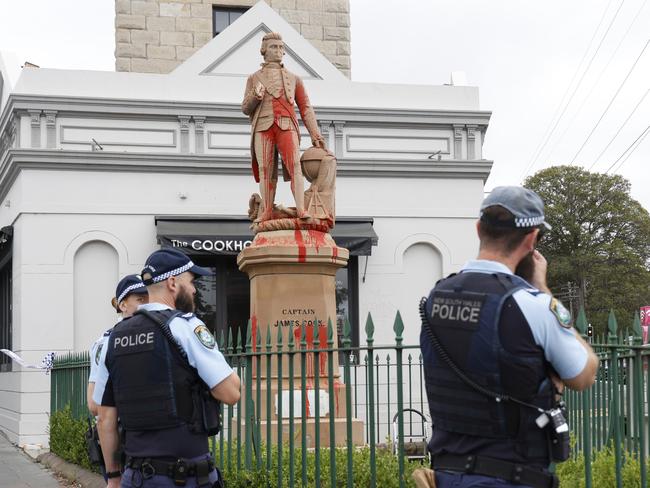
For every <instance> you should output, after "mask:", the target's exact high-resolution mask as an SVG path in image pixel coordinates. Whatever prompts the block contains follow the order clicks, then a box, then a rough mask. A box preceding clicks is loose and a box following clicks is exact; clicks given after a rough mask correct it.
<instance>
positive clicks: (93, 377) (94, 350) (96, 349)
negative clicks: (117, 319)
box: [88, 327, 113, 383]
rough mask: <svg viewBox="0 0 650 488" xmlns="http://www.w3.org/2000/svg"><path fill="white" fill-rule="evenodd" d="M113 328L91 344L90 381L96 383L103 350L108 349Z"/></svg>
mask: <svg viewBox="0 0 650 488" xmlns="http://www.w3.org/2000/svg"><path fill="white" fill-rule="evenodd" d="M112 330H113V328H112V327H111V328H110V329H108V330H107V331H106V332H104V333H103V334H102V336H101V337H100V338H99V339H97V340H96V341H95V342H93V345H92V346H90V374H89V375H88V383H95V382H96V381H97V374H98V367H99V361H100V359H101V356H102V351H104V349H106V343H107V342H108V337H109V336H110V335H111V331H112Z"/></svg>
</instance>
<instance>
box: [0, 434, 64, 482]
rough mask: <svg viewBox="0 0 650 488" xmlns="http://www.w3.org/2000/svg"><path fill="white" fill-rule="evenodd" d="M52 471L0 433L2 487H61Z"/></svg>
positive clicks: (0, 478)
mask: <svg viewBox="0 0 650 488" xmlns="http://www.w3.org/2000/svg"><path fill="white" fill-rule="evenodd" d="M60 486H61V485H60V484H59V482H58V481H57V480H56V478H55V477H54V475H53V474H52V472H51V471H49V470H48V469H46V468H45V467H43V465H42V464H39V463H37V462H35V461H33V460H32V459H31V458H30V457H29V456H28V455H27V454H25V453H24V452H22V451H21V450H20V449H19V448H17V447H16V446H14V445H13V444H12V443H11V442H9V441H8V440H7V438H6V437H5V436H4V435H2V434H0V488H60Z"/></svg>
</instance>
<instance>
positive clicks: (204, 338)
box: [194, 325, 216, 349]
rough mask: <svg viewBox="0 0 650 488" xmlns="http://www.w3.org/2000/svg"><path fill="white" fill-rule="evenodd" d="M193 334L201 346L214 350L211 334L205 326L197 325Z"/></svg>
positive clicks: (214, 342)
mask: <svg viewBox="0 0 650 488" xmlns="http://www.w3.org/2000/svg"><path fill="white" fill-rule="evenodd" d="M194 333H195V334H196V337H198V339H199V341H200V342H201V344H203V345H204V346H205V347H207V348H208V349H214V346H215V344H216V341H215V340H214V336H213V335H212V333H211V332H210V331H209V330H208V328H207V327H206V326H205V325H198V326H197V327H196V328H195V329H194Z"/></svg>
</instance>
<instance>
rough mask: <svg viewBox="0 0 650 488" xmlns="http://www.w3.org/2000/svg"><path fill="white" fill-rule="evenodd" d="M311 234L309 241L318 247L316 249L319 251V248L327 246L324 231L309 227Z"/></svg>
mask: <svg viewBox="0 0 650 488" xmlns="http://www.w3.org/2000/svg"><path fill="white" fill-rule="evenodd" d="M307 233H308V234H309V241H310V243H311V244H313V245H314V246H315V247H316V251H317V252H318V249H320V248H321V247H326V246H327V243H326V242H325V234H324V233H323V232H319V231H317V230H313V229H309V230H308V231H307Z"/></svg>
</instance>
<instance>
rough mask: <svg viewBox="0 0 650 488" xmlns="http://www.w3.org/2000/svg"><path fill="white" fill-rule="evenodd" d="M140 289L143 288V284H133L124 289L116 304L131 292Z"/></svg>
mask: <svg viewBox="0 0 650 488" xmlns="http://www.w3.org/2000/svg"><path fill="white" fill-rule="evenodd" d="M140 288H145V286H144V283H135V284H133V285H131V286H128V287H126V289H125V290H124V291H123V292H122V293H121V294H120V296H119V297H117V303H120V302H121V301H122V300H124V298H125V297H126V296H127V295H128V294H129V293H131V292H132V291H133V290H138V289H140Z"/></svg>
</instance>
